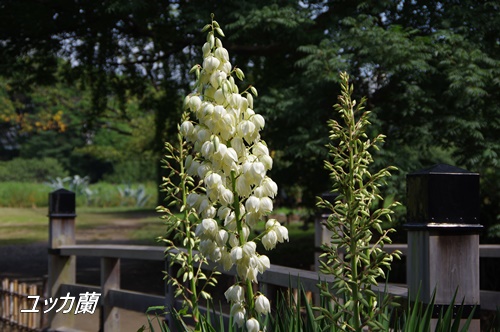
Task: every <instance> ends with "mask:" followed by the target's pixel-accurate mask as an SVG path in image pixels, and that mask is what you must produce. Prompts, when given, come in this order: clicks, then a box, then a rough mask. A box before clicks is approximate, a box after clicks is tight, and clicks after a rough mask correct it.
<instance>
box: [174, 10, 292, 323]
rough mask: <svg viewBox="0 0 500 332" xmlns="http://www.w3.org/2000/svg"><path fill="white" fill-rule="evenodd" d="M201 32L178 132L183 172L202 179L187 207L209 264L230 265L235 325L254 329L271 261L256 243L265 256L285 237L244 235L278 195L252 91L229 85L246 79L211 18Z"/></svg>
mask: <svg viewBox="0 0 500 332" xmlns="http://www.w3.org/2000/svg"><path fill="white" fill-rule="evenodd" d="M203 31H205V32H207V39H206V42H205V43H204V45H203V47H202V53H203V62H202V63H203V65H201V66H200V65H196V66H194V67H193V69H192V72H196V75H197V82H196V84H195V90H194V91H193V92H192V93H191V94H190V95H189V96H187V97H186V102H185V107H186V109H189V110H190V112H191V113H192V116H191V119H193V120H189V121H188V122H187V123H183V124H182V125H181V127H180V130H181V133H182V135H183V136H184V137H185V139H186V140H187V141H189V142H192V144H193V146H194V153H193V155H192V156H191V157H190V158H191V160H189V162H186V163H187V164H189V166H187V167H188V171H189V173H190V174H197V175H198V176H199V177H200V178H201V179H202V180H203V183H204V184H203V185H204V187H205V190H204V192H199V193H198V194H197V195H196V196H195V195H192V196H190V197H189V198H188V205H189V206H190V207H192V208H194V209H195V210H196V211H197V212H198V213H200V214H201V217H202V219H203V221H202V222H201V224H200V225H199V226H198V227H197V229H196V235H197V236H198V237H199V238H200V239H202V241H203V251H204V252H205V253H206V254H207V255H208V258H211V259H214V260H216V261H220V262H221V263H222V265H223V267H224V269H229V268H231V267H232V266H234V265H236V271H237V273H238V276H239V279H240V284H238V285H235V286H232V287H231V288H230V289H229V290H228V291H227V292H226V298H227V300H228V302H231V304H232V310H231V313H232V316H233V319H234V321H235V322H236V323H237V325H238V326H242V324H243V322H246V326H247V329H249V330H258V329H259V323H258V320H257V319H256V318H258V316H259V314H261V313H267V312H269V308H270V306H269V301H268V300H267V298H265V297H263V295H259V296H257V297H254V294H253V287H252V282H257V275H258V274H259V273H264V271H265V270H266V269H268V268H269V266H270V262H269V258H268V257H267V256H265V255H260V254H259V253H257V252H256V247H257V246H256V242H258V241H263V243H264V246H265V247H266V249H272V248H274V246H275V245H276V243H277V242H283V240H285V239H286V240H288V231H287V230H286V228H285V227H284V226H281V225H280V224H279V223H278V222H277V221H276V223H273V224H272V225H270V226H269V227H266V233H265V234H266V235H261V236H257V237H255V238H252V236H251V235H253V234H254V233H253V232H252V231H251V230H252V228H253V227H255V225H256V224H257V223H258V221H259V220H262V219H263V218H264V217H266V216H267V215H269V214H270V213H271V212H272V209H273V203H272V200H271V198H273V197H275V196H276V194H277V191H278V187H277V185H276V183H275V182H274V181H272V179H271V178H270V177H269V176H268V175H267V172H268V171H269V170H270V169H271V168H272V158H271V156H270V153H269V148H268V146H267V144H266V143H265V142H264V141H263V140H262V139H261V136H260V131H261V130H262V128H263V127H264V125H265V120H264V117H263V116H262V115H260V114H258V113H256V112H255V111H254V109H253V107H254V100H253V97H256V96H257V89H256V88H255V87H253V86H249V87H248V88H246V89H244V90H243V91H242V92H240V88H239V86H238V85H237V84H236V81H237V80H240V81H242V80H243V79H244V78H245V74H244V73H243V71H242V70H241V69H240V68H236V67H234V68H233V66H232V64H231V61H230V60H231V57H230V55H229V52H228V51H227V49H225V48H224V47H223V45H222V41H221V39H220V37H224V33H223V31H222V29H221V28H220V26H219V24H218V23H217V22H216V21H214V20H213V17H212V22H211V24H207V25H206V26H205V27H204V28H203ZM214 222H215V225H214ZM283 229H284V230H283ZM214 253H215V254H214ZM243 287H245V288H246V289H245V291H243ZM242 296H244V297H245V299H243V298H242ZM256 300H258V303H256V302H255V301H256Z"/></svg>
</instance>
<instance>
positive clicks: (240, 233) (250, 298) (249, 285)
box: [231, 171, 254, 317]
mask: <svg viewBox="0 0 500 332" xmlns="http://www.w3.org/2000/svg"><path fill="white" fill-rule="evenodd" d="M231 184H232V190H233V197H234V202H233V209H234V217H235V219H236V229H237V231H238V239H239V242H240V246H243V245H244V244H245V237H244V236H243V225H242V217H243V216H240V196H239V195H238V192H237V191H236V178H235V176H234V171H231ZM246 286H247V291H246V295H247V304H248V309H249V312H250V316H252V317H253V316H254V302H253V297H254V294H253V285H252V281H251V280H249V279H247V280H246Z"/></svg>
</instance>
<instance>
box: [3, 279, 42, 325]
mask: <svg viewBox="0 0 500 332" xmlns="http://www.w3.org/2000/svg"><path fill="white" fill-rule="evenodd" d="M40 294H41V287H39V286H37V285H28V284H26V283H19V282H18V281H17V280H9V279H3V280H2V287H1V288H0V320H1V322H0V327H1V326H2V324H4V325H6V326H11V327H12V328H13V329H14V328H15V329H17V330H19V331H41V328H42V325H43V321H42V319H43V315H42V313H41V309H42V308H41V307H42V306H41V304H42V303H43V302H44V300H43V298H41V297H40V298H41V301H40V300H39V301H38V305H37V307H36V308H33V303H34V302H32V301H31V299H30V298H28V296H39V295H40ZM21 310H23V312H21ZM2 331H5V329H3V330H2Z"/></svg>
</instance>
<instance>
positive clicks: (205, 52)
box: [201, 42, 212, 58]
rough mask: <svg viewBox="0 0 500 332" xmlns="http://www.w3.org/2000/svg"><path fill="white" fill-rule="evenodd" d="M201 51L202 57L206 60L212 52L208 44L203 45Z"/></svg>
mask: <svg viewBox="0 0 500 332" xmlns="http://www.w3.org/2000/svg"><path fill="white" fill-rule="evenodd" d="M201 50H202V51H203V57H204V58H206V57H207V56H208V55H209V54H210V52H211V51H212V48H211V47H210V43H209V42H206V43H205V44H203V47H202V48H201Z"/></svg>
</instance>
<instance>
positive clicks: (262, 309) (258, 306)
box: [255, 294, 271, 315]
mask: <svg viewBox="0 0 500 332" xmlns="http://www.w3.org/2000/svg"><path fill="white" fill-rule="evenodd" d="M255 310H256V311H257V312H258V313H259V314H264V315H267V314H268V313H270V312H271V304H270V303H269V300H268V299H267V297H265V296H264V295H262V294H260V295H258V296H257V298H256V299H255Z"/></svg>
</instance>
